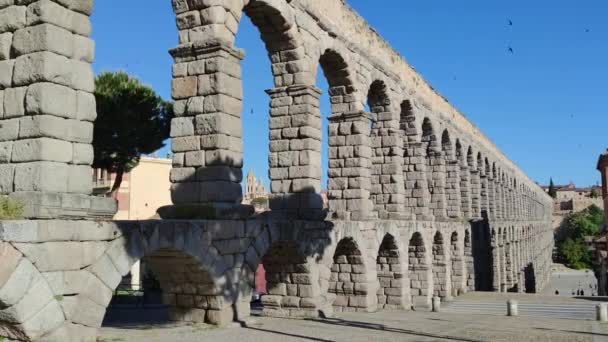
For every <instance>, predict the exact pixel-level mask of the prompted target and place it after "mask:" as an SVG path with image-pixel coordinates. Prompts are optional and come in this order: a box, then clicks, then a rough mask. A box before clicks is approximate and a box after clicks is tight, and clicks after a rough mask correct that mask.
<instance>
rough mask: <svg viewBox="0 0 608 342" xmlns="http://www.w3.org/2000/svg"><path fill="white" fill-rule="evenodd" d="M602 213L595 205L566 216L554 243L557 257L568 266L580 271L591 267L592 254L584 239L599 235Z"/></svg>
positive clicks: (602, 218) (602, 220) (602, 219)
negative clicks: (557, 253) (556, 248)
mask: <svg viewBox="0 0 608 342" xmlns="http://www.w3.org/2000/svg"><path fill="white" fill-rule="evenodd" d="M603 222H604V213H603V211H602V209H600V208H599V207H597V206H596V205H592V206H590V207H588V208H587V209H584V210H581V211H579V212H576V213H572V214H569V215H568V216H566V218H565V219H564V221H563V222H562V225H561V227H560V230H561V232H560V234H559V237H558V240H557V241H556V243H557V246H558V251H559V256H560V258H561V259H562V261H564V262H565V263H566V264H568V266H570V267H573V268H576V269H581V268H591V267H592V260H593V258H592V254H591V251H590V250H589V247H588V246H587V243H586V242H585V238H587V237H593V236H596V235H597V234H599V232H600V228H601V226H602V224H603Z"/></svg>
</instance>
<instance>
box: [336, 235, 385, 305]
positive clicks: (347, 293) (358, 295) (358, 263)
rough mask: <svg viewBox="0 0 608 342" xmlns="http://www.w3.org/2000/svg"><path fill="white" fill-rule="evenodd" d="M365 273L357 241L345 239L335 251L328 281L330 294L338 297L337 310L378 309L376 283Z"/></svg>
mask: <svg viewBox="0 0 608 342" xmlns="http://www.w3.org/2000/svg"><path fill="white" fill-rule="evenodd" d="M366 271H367V270H366V267H365V263H364V259H363V255H362V254H361V250H360V249H359V247H358V246H357V243H356V242H355V240H354V239H352V238H344V239H342V240H341V241H340V242H339V243H338V246H337V247H336V251H335V252H334V262H333V264H332V266H331V276H330V278H329V290H328V292H329V293H332V294H335V296H336V299H335V301H334V303H333V306H334V310H336V311H338V312H354V311H369V310H375V309H376V308H377V296H376V289H375V287H374V285H375V282H373V283H372V282H370V280H369V279H368V278H367V274H366ZM372 299H373V301H372Z"/></svg>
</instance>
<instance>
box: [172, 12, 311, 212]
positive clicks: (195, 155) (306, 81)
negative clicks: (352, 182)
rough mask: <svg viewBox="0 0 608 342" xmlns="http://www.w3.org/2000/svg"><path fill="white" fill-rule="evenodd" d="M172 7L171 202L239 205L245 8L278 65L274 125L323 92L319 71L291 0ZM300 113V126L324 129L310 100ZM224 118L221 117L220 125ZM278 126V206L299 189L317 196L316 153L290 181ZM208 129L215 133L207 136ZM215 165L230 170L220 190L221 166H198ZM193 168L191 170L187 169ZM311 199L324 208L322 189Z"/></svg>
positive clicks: (274, 178) (273, 175)
mask: <svg viewBox="0 0 608 342" xmlns="http://www.w3.org/2000/svg"><path fill="white" fill-rule="evenodd" d="M173 7H174V11H175V13H176V21H177V26H178V29H179V37H180V45H179V46H178V47H177V48H175V49H172V50H171V54H172V55H173V57H174V60H175V64H174V68H173V82H172V96H173V98H174V100H176V101H175V105H174V111H175V114H176V115H175V117H174V118H173V120H172V132H171V136H172V137H173V144H172V147H173V152H174V153H175V155H176V158H175V160H176V162H175V163H174V167H175V168H176V170H174V172H173V174H172V175H173V177H172V183H173V184H172V187H171V193H172V201H173V203H174V204H176V205H179V206H205V208H209V207H211V209H212V213H210V214H209V216H212V217H218V216H221V215H222V213H223V211H224V210H222V209H220V208H216V205H215V204H218V203H221V205H220V206H224V207H225V206H226V205H227V204H229V205H230V206H233V207H238V206H239V205H240V204H241V202H242V189H241V184H240V183H241V180H242V166H243V142H242V122H241V114H242V113H241V112H242V100H243V87H242V81H241V75H242V71H241V60H242V59H243V58H244V52H243V51H242V50H241V49H238V48H236V47H235V46H234V42H235V37H236V34H237V31H238V27H239V25H240V21H241V19H242V13H245V14H246V15H247V16H248V17H249V18H251V21H252V22H253V24H254V25H255V26H256V27H257V28H258V30H259V31H260V34H261V38H262V40H263V41H264V42H265V45H266V50H267V52H268V55H269V58H270V62H271V65H272V68H271V72H272V75H273V79H274V86H275V88H273V89H269V90H267V93H268V94H269V96H270V99H271V101H270V102H271V109H270V113H271V115H270V127H272V128H277V127H278V128H284V127H285V125H284V122H285V117H283V115H285V114H283V113H290V112H291V111H290V109H289V108H290V107H291V104H292V103H294V102H295V103H298V102H304V101H308V102H309V100H308V97H313V98H318V97H319V93H318V91H317V90H316V88H315V87H314V77H313V72H312V70H311V65H310V63H309V60H308V59H307V57H306V51H305V46H304V42H303V40H302V37H301V35H300V32H299V29H298V26H297V24H296V21H295V15H294V9H293V8H292V7H291V6H289V4H287V3H286V2H284V1H281V0H248V1H225V2H205V1H189V0H173ZM316 111H317V112H318V109H316ZM298 114H299V116H300V117H301V118H304V117H306V120H304V119H303V120H301V121H302V122H303V124H302V126H301V127H300V129H301V130H302V131H306V132H309V133H310V134H312V135H319V134H315V132H320V131H319V130H320V124H319V120H318V119H316V117H317V115H318V114H317V113H316V112H315V109H314V108H312V107H308V108H306V109H305V110H304V111H302V112H300V113H298ZM195 116H196V122H195ZM201 122H204V124H200V123H201ZM210 122H213V123H214V124H209V123H210ZM217 122H221V123H222V124H215V123H217ZM193 127H196V128H193ZM278 128H277V129H278ZM279 132H280V130H279ZM272 133H274V134H270V136H271V139H270V140H271V142H270V149H271V152H270V155H269V164H270V172H269V173H270V180H271V192H272V193H273V194H276V195H277V200H276V201H271V207H272V208H273V209H275V210H279V209H280V208H279V207H280V206H279V205H277V203H280V202H281V200H282V199H283V198H282V197H284V196H286V195H287V194H290V195H291V197H293V196H294V195H293V194H294V193H297V194H298V195H297V196H301V197H306V196H308V197H309V198H310V197H313V196H312V195H310V194H309V193H311V192H312V193H315V192H316V193H318V192H319V191H320V181H319V180H320V172H319V171H318V168H317V167H310V165H314V166H317V164H315V157H314V156H313V157H311V158H309V159H308V160H306V159H300V161H301V160H305V162H300V164H298V165H296V166H300V167H301V169H304V170H305V171H304V172H300V173H299V174H298V177H293V178H291V179H289V180H286V179H285V177H284V175H283V174H284V173H285V168H283V167H281V166H280V165H275V164H279V153H280V152H283V151H282V149H281V147H279V146H277V145H281V144H282V143H283V142H278V141H279V140H281V135H277V134H276V133H277V132H276V131H275V132H272ZM292 134H293V132H292ZM201 136H207V137H209V139H207V140H205V139H203V141H200V139H201ZM211 138H213V139H211ZM193 141H200V143H196V144H195V143H193ZM218 141H221V143H218ZM309 145H310V148H309V150H311V151H312V153H311V154H314V152H316V153H317V154H319V155H320V149H321V147H320V144H315V143H314V142H311V143H310V144H309ZM185 156H188V157H190V158H185ZM292 166H293V165H292ZM209 167H213V168H216V169H222V170H225V171H224V173H225V174H224V175H223V176H222V177H224V178H221V180H222V183H223V184H221V188H222V189H221V190H219V189H218V187H219V186H220V185H219V184H218V180H217V178H218V177H217V175H216V174H217V172H198V171H197V170H196V169H205V168H209ZM177 168H179V170H177ZM192 168H194V170H192ZM186 169H189V171H188V172H185V170H186ZM194 175H196V177H193V176H194ZM300 193H305V194H304V195H300ZM308 203H310V204H309V207H312V208H307V209H314V208H317V207H319V206H320V205H321V198H320V196H317V197H316V198H315V200H309V201H308ZM296 215H299V213H297V214H296ZM179 216H181V214H180V212H179V211H178V210H170V212H167V213H165V215H164V217H166V218H180V217H179Z"/></svg>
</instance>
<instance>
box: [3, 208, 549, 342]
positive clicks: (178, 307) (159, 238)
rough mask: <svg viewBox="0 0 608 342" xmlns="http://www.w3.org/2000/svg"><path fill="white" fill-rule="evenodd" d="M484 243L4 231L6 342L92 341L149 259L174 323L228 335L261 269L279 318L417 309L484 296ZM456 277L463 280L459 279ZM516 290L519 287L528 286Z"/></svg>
mask: <svg viewBox="0 0 608 342" xmlns="http://www.w3.org/2000/svg"><path fill="white" fill-rule="evenodd" d="M548 229H549V231H550V227H548ZM501 233H502V231H501ZM525 233H526V230H525V229H524V228H514V229H513V236H512V237H511V235H510V234H511V232H510V231H509V235H508V236H507V238H508V239H511V238H512V239H514V240H513V241H521V242H522V244H521V245H519V246H522V247H523V246H527V247H526V248H520V252H519V254H518V255H520V256H521V258H519V259H517V261H514V262H513V264H512V265H513V266H512V267H513V269H514V270H517V272H521V273H522V274H523V273H524V272H525V271H526V267H529V266H530V265H533V276H534V278H535V279H536V284H537V285H536V286H538V287H539V288H540V287H541V286H542V285H543V284H544V282H545V281H546V279H547V278H548V268H547V267H546V265H548V264H549V262H550V255H551V253H550V252H551V249H552V248H551V242H550V240H543V241H545V244H547V246H546V247H545V248H540V247H537V246H538V241H536V245H535V247H534V248H532V246H533V245H532V244H531V243H529V242H530V239H531V238H532V237H525ZM475 234H478V233H477V232H475V231H471V226H470V224H469V223H463V222H432V221H426V222H422V221H410V222H403V221H368V222H347V221H325V222H307V221H283V220H280V219H276V218H274V217H273V216H272V215H263V216H260V217H257V218H253V219H249V220H240V221H238V220H237V221H169V220H167V221H116V222H109V221H108V222H95V221H65V220H39V221H3V222H0V241H1V242H0V259H1V260H2V265H1V267H0V336H5V337H8V338H10V339H16V340H37V339H42V340H48V341H53V340H59V341H70V340H77V341H82V340H91V341H92V340H94V339H95V336H96V332H97V328H99V326H100V325H101V323H102V320H103V317H104V315H105V312H106V307H107V306H108V304H109V302H110V300H111V298H112V295H113V292H114V290H115V289H116V287H117V286H118V285H119V283H120V282H121V279H122V277H123V276H124V275H126V274H127V273H128V272H129V270H130V268H131V266H132V265H133V264H134V263H135V262H137V261H139V260H141V259H145V262H146V263H147V264H148V265H150V268H151V269H152V270H153V272H154V273H155V275H156V276H157V278H158V280H159V281H160V284H161V288H162V290H163V294H164V296H163V299H164V302H165V304H166V305H167V306H168V307H169V312H170V318H171V319H172V320H175V321H185V322H194V323H202V322H205V323H210V324H216V325H225V324H227V323H229V322H232V321H233V320H242V319H245V318H246V317H248V316H249V312H250V311H249V310H250V304H249V303H250V298H251V293H252V290H253V288H254V286H255V285H254V272H255V270H256V268H257V266H258V265H259V263H263V264H264V265H265V267H266V268H267V272H266V278H267V281H268V284H269V286H268V291H269V293H268V294H267V295H265V296H263V298H262V303H263V305H264V313H265V314H266V315H269V316H280V317H286V316H288V317H317V316H318V315H319V314H320V313H322V314H323V315H326V316H330V315H332V312H333V310H334V309H335V310H338V311H375V310H377V309H378V308H383V307H385V308H402V309H409V308H410V307H411V305H412V303H413V304H414V305H415V306H416V307H419V308H422V307H425V306H428V304H429V303H430V299H431V295H432V294H433V293H435V294H436V295H439V296H442V297H445V298H449V296H451V295H452V294H457V293H461V292H466V291H468V290H471V289H474V284H470V283H467V282H466V281H465V279H468V278H469V276H468V274H467V272H468V271H469V269H468V268H466V269H465V268H461V265H462V261H461V260H462V258H464V257H465V255H473V251H472V249H473V248H475V247H474V246H472V245H474V243H473V244H466V243H465V236H467V235H471V236H473V241H475V238H476V235H475ZM438 235H441V236H444V237H452V238H451V239H450V238H443V239H438V238H436V237H437V236H438ZM524 242H526V243H527V245H524V244H523V243H524ZM500 243H503V241H500ZM500 243H499V245H500ZM440 246H441V247H440ZM453 246H457V247H458V248H455V247H453ZM450 249H451V253H447V251H450ZM408 250H409V257H408V253H406V251H408ZM440 253H441V254H440ZM488 267H492V264H490V265H489V266H488ZM454 268H458V269H459V270H460V269H462V271H461V272H462V273H460V272H454V275H455V276H451V275H450V273H451V272H448V270H450V269H454ZM479 271H480V270H473V272H479ZM429 272H432V274H433V275H434V276H430V273H429ZM514 279H516V280H513V279H511V280H509V281H511V282H515V281H519V282H522V281H523V280H520V279H519V278H514ZM498 281H499V282H502V281H503V280H502V279H499V280H498ZM526 282H527V280H526ZM510 285H512V286H515V284H510ZM519 288H523V284H521V283H520V284H519Z"/></svg>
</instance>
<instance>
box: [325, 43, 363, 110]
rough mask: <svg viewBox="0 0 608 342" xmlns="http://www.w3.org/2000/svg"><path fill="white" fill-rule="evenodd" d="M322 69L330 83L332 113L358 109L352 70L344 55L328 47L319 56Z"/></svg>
mask: <svg viewBox="0 0 608 342" xmlns="http://www.w3.org/2000/svg"><path fill="white" fill-rule="evenodd" d="M319 64H320V66H321V70H322V71H323V74H324V75H325V78H326V79H327V83H328V84H329V96H330V100H331V108H332V110H331V112H332V114H334V115H335V114H341V113H348V112H351V111H354V110H356V106H355V103H356V101H355V97H354V96H353V95H352V94H353V93H355V92H356V89H355V87H354V85H353V81H352V76H351V71H350V67H349V65H348V63H347V62H346V60H345V59H344V57H343V56H342V55H341V54H340V53H339V52H338V51H336V50H334V49H331V48H328V49H326V50H325V51H324V52H323V53H322V54H321V56H320V57H319Z"/></svg>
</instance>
